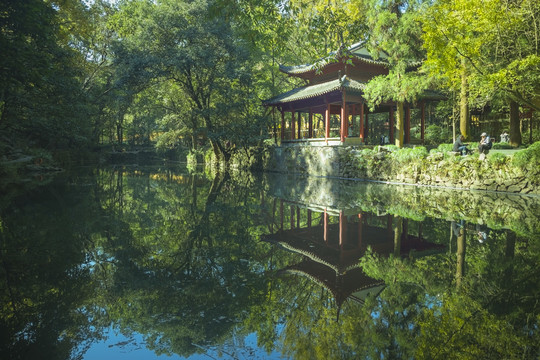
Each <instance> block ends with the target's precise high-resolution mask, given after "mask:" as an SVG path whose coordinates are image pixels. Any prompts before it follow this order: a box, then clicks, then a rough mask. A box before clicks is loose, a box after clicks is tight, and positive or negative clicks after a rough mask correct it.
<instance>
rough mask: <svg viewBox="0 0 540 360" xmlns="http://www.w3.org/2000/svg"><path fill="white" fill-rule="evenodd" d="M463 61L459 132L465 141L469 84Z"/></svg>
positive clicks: (467, 123) (466, 137)
mask: <svg viewBox="0 0 540 360" xmlns="http://www.w3.org/2000/svg"><path fill="white" fill-rule="evenodd" d="M467 77H468V73H467V65H466V63H465V60H463V61H462V63H461V91H460V93H459V131H460V132H461V135H463V136H464V137H465V139H468V138H469V135H470V134H469V129H470V120H469V82H468V78H467Z"/></svg>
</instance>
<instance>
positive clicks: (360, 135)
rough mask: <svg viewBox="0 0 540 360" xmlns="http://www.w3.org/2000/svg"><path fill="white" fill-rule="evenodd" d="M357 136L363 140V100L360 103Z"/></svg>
mask: <svg viewBox="0 0 540 360" xmlns="http://www.w3.org/2000/svg"><path fill="white" fill-rule="evenodd" d="M358 131H359V135H358V136H359V137H360V139H362V142H364V102H363V101H362V102H361V103H360V123H359V124H358Z"/></svg>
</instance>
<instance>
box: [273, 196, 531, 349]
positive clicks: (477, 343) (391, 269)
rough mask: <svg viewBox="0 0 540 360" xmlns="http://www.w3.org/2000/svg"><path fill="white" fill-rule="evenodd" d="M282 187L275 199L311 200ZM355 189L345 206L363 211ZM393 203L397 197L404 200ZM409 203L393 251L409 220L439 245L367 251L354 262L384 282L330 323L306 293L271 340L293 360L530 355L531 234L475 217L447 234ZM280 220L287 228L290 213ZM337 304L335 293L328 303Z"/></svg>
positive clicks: (442, 224)
mask: <svg viewBox="0 0 540 360" xmlns="http://www.w3.org/2000/svg"><path fill="white" fill-rule="evenodd" d="M286 190H287V189H285V191H284V189H283V188H279V191H278V193H280V192H281V194H284V193H287V191H286ZM288 190H293V191H294V190H298V187H295V186H293V187H292V188H291V189H288ZM292 194H294V192H292V193H287V195H286V197H285V198H286V199H287V200H289V201H293V202H294V203H296V204H299V205H300V206H305V207H308V208H309V207H313V206H314V203H313V202H308V203H304V204H302V203H301V202H300V201H299V197H297V196H296V197H295V196H291V195H292ZM313 194H314V193H313ZM296 195H298V194H296ZM315 195H316V196H318V195H317V194H315ZM364 195H365V194H360V196H357V197H352V198H351V202H352V203H353V206H350V207H349V210H348V211H359V210H354V209H363V208H364V206H362V205H359V203H358V198H359V197H365V196H364ZM308 199H312V197H308ZM332 200H333V201H336V198H334V199H332ZM340 200H341V199H339V198H338V199H337V202H339V201H340ZM364 200H365V201H366V202H365V203H360V204H366V207H370V206H371V207H373V205H374V203H373V200H374V198H373V192H372V193H371V195H370V196H367V197H365V199H364ZM529 200H530V199H529ZM399 201H400V202H401V203H407V200H406V199H400V200H399ZM533 202H534V201H533ZM394 203H395V202H394ZM323 204H324V202H323ZM326 204H328V202H326ZM375 204H378V205H381V206H375V207H374V209H375V211H376V212H375V213H377V212H379V214H380V212H381V209H382V211H383V212H384V211H385V210H390V211H395V209H396V208H392V207H390V206H389V205H388V204H384V203H383V204H381V203H375ZM320 207H321V205H319V208H320ZM351 208H352V209H351ZM533 209H534V206H533ZM411 210H413V211H411V212H410V213H411V214H414V215H415V216H413V217H412V218H411V219H407V218H402V217H398V218H397V219H395V220H394V225H393V227H394V228H393V231H394V245H395V246H396V248H399V246H400V242H401V241H402V239H403V237H402V234H403V233H407V232H408V231H409V230H408V228H411V227H412V228H414V229H416V233H417V234H419V233H421V234H423V236H425V238H426V239H430V240H431V241H435V242H437V243H439V244H444V245H445V246H446V249H447V251H445V252H443V253H432V254H431V255H430V256H418V254H416V256H414V255H415V254H414V252H413V253H411V255H413V256H403V254H399V252H394V253H390V255H389V256H385V255H384V254H380V253H377V252H376V251H372V250H368V251H367V252H366V253H365V254H364V255H363V256H362V258H361V260H360V264H361V268H362V269H363V270H364V272H365V273H366V274H367V275H369V276H371V277H373V278H374V279H380V280H383V281H384V283H385V284H386V285H385V289H384V290H383V291H382V292H381V293H380V294H378V295H377V296H371V297H368V298H367V299H366V301H365V303H364V304H363V305H359V304H358V303H356V302H353V301H346V302H345V303H344V304H343V309H342V313H341V316H340V318H339V322H336V321H335V318H336V316H335V312H334V311H331V308H332V306H330V307H328V308H324V305H322V304H324V302H322V301H320V299H314V298H316V296H313V297H312V299H313V303H317V304H319V305H318V306H319V308H318V311H314V310H313V309H312V306H311V305H306V306H305V308H302V309H300V308H298V309H295V312H296V311H298V312H302V311H308V312H307V313H303V314H302V315H300V316H294V315H293V316H294V321H293V322H291V321H286V323H285V325H284V326H285V330H284V331H283V333H282V337H281V343H282V348H283V351H284V353H286V354H287V355H289V356H291V357H293V358H298V359H307V358H420V359H434V358H439V359H444V358H456V359H463V358H470V359H493V358H527V359H528V358H531V359H532V358H536V357H537V356H538V352H539V348H538V345H537V343H538V340H539V337H538V322H539V308H538V305H537V303H538V300H539V299H540V293H539V291H538V290H537V289H539V288H540V287H539V286H538V285H540V284H538V272H539V271H540V268H539V263H538V254H539V253H538V250H539V248H538V245H539V240H540V239H539V238H538V236H537V235H536V236H534V234H533V236H532V237H531V236H524V235H516V233H515V232H514V231H511V230H508V229H500V228H499V229H490V228H488V227H487V226H486V225H483V224H485V223H486V221H485V219H484V220H483V221H482V219H480V222H479V223H475V222H473V223H471V222H467V221H460V222H459V223H460V225H461V226H458V227H457V228H458V231H452V230H451V226H450V225H451V222H448V221H447V220H446V218H448V217H450V216H449V214H444V213H442V214H440V219H437V218H424V217H421V218H420V221H417V220H418V216H417V213H416V212H415V211H414V209H411ZM285 214H287V216H288V217H287V216H286V219H285V221H283V223H285V224H289V220H291V219H292V218H293V217H294V216H295V215H296V214H297V212H295V211H291V212H290V215H288V214H289V212H287V211H286V212H285ZM450 214H452V213H450ZM523 215H524V217H522V218H526V217H527V214H513V216H514V217H516V218H518V217H520V216H523ZM534 216H536V215H533V217H534ZM376 219H378V222H379V227H380V228H381V229H382V228H384V217H381V216H379V217H376ZM415 219H416V220H415ZM476 219H477V218H476ZM376 223H377V221H374V224H376ZM290 224H291V225H290V226H291V228H292V227H293V225H295V224H298V220H296V221H291V223H290ZM454 225H455V222H454ZM306 227H308V226H307V225H306ZM387 228H388V229H389V228H390V227H388V226H387ZM453 228H456V227H455V226H454V227H453ZM517 228H518V229H520V230H521V229H524V227H517ZM533 228H534V227H533ZM448 239H449V240H448ZM287 248H288V249H290V247H287ZM304 255H305V254H304ZM288 281H291V279H290V278H289V279H288ZM296 281H297V282H298V283H302V284H304V283H306V282H309V283H310V284H311V285H310V286H311V288H309V287H307V288H305V291H311V292H312V294H313V295H315V294H317V293H320V290H321V288H322V287H321V286H320V284H317V283H316V282H313V281H311V280H306V279H297V280H296ZM288 286H290V285H288ZM293 286H294V285H293ZM303 290H304V289H303ZM324 296H327V297H334V296H335V294H334V293H333V292H331V291H327V293H326V295H322V296H321V297H324ZM315 306H317V305H315ZM315 306H314V307H315ZM339 306H340V304H339V301H337V300H336V301H335V302H334V303H333V308H334V309H335V308H336V307H339ZM306 309H309V310H306ZM332 320H334V321H332ZM298 321H303V322H304V323H302V324H298Z"/></svg>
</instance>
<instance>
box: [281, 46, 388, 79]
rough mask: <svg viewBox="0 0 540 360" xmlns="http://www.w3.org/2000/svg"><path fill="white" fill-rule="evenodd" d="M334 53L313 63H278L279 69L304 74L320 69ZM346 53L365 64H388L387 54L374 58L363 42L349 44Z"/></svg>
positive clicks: (331, 59)
mask: <svg viewBox="0 0 540 360" xmlns="http://www.w3.org/2000/svg"><path fill="white" fill-rule="evenodd" d="M335 54H336V52H332V53H330V55H329V56H327V57H325V58H322V59H319V60H317V61H316V62H315V63H313V64H304V65H294V66H285V65H279V70H280V71H282V72H284V73H286V74H288V75H299V74H304V73H307V72H310V71H314V70H317V69H320V68H321V67H324V65H326V64H329V63H332V61H333V59H335ZM346 54H347V55H349V56H351V57H354V58H355V59H357V60H359V61H361V62H364V63H366V64H371V65H379V66H384V67H387V66H388V61H386V58H387V56H386V55H385V54H381V57H380V59H377V60H375V59H374V58H373V57H372V56H371V55H370V54H369V52H368V51H367V49H366V48H365V46H364V44H363V43H357V44H354V45H352V46H350V47H349V48H348V49H347V51H346Z"/></svg>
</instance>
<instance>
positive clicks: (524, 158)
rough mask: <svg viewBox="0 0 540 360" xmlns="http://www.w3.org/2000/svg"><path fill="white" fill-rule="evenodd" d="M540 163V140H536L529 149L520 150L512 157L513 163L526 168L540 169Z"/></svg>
mask: <svg viewBox="0 0 540 360" xmlns="http://www.w3.org/2000/svg"><path fill="white" fill-rule="evenodd" d="M539 163H540V141H537V142H535V143H534V144H532V145H531V146H529V147H528V148H527V149H524V150H521V151H518V152H517V153H515V154H514V156H513V158H512V165H513V166H515V167H517V168H520V169H522V170H524V169H531V170H533V171H535V172H537V171H538V164H539Z"/></svg>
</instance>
